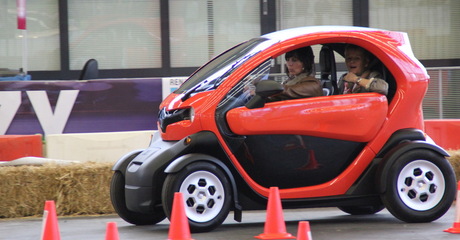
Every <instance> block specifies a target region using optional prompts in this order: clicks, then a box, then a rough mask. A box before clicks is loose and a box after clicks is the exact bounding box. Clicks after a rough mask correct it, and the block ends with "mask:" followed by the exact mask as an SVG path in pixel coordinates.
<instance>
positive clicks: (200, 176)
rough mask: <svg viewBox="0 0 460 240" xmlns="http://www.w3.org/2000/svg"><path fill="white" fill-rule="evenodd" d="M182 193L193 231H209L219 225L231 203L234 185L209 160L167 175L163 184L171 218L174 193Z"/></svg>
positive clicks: (167, 208) (166, 209)
mask: <svg viewBox="0 0 460 240" xmlns="http://www.w3.org/2000/svg"><path fill="white" fill-rule="evenodd" d="M176 192H181V193H182V194H183V196H184V201H185V204H184V206H185V212H186V215H187V217H188V219H189V225H190V230H191V231H192V232H207V231H211V230H213V229H215V228H216V227H218V226H220V225H221V224H222V222H223V221H224V220H225V218H226V217H227V215H228V213H229V211H230V205H231V199H232V196H231V185H230V183H229V181H228V178H227V176H226V175H225V173H224V172H223V171H222V170H221V169H220V168H219V167H218V166H216V165H214V164H212V163H208V162H195V163H192V164H189V165H188V166H186V167H185V168H183V169H182V170H181V171H179V172H177V173H171V174H168V175H167V177H166V179H165V183H164V185H163V193H162V201H163V207H164V210H165V213H166V215H167V216H168V218H171V211H172V203H173V198H174V193H176Z"/></svg>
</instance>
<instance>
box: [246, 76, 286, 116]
mask: <svg viewBox="0 0 460 240" xmlns="http://www.w3.org/2000/svg"><path fill="white" fill-rule="evenodd" d="M282 91H283V86H282V85H281V84H280V83H278V82H277V81H274V80H264V81H260V82H259V83H257V85H256V95H255V96H254V97H253V98H251V100H249V102H247V103H246V105H245V106H246V107H247V108H249V109H254V108H261V107H263V106H265V102H266V100H267V98H268V97H271V96H274V95H276V94H279V93H281V92H282Z"/></svg>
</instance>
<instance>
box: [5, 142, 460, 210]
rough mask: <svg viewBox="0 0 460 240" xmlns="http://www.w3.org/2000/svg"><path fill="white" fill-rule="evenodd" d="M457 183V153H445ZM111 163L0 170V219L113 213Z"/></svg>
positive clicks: (459, 162)
mask: <svg viewBox="0 0 460 240" xmlns="http://www.w3.org/2000/svg"><path fill="white" fill-rule="evenodd" d="M448 152H449V154H450V155H451V156H450V157H448V160H449V162H450V163H451V165H452V167H453V168H454V171H455V174H456V177H457V179H460V150H455V151H454V150H450V151H448ZM112 165H113V164H112V163H94V162H85V163H72V164H65V165H62V164H57V163H48V164H44V165H42V166H37V165H33V166H30V165H23V166H3V167H0V179H1V181H0V199H1V200H2V201H0V218H16V217H27V216H42V214H43V209H44V204H45V201H46V200H54V201H55V203H56V212H57V214H58V215H59V216H65V215H94V214H112V213H115V211H114V209H113V207H112V204H111V202H110V195H109V191H110V179H111V177H112V171H111V167H112Z"/></svg>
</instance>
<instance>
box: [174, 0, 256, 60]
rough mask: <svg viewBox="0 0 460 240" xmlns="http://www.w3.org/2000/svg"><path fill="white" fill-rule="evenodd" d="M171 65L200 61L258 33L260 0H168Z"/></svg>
mask: <svg viewBox="0 0 460 240" xmlns="http://www.w3.org/2000/svg"><path fill="white" fill-rule="evenodd" d="M169 4H170V7H169V9H170V34H171V36H170V39H171V66H172V67H196V66H200V65H203V64H204V63H206V62H207V61H209V60H210V59H211V58H213V57H214V56H216V55H217V54H219V53H221V52H222V51H224V50H226V49H228V48H230V47H232V46H234V45H236V44H239V43H241V42H242V41H245V40H248V39H250V38H253V37H257V36H260V6H259V5H260V1H259V0H234V1H218V0H208V1H202V0H171V1H169Z"/></svg>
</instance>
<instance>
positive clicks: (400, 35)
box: [261, 25, 427, 74]
mask: <svg viewBox="0 0 460 240" xmlns="http://www.w3.org/2000/svg"><path fill="white" fill-rule="evenodd" d="M352 32H354V33H356V32H359V33H368V34H370V35H373V34H374V33H375V35H376V36H375V37H378V36H377V35H380V34H382V33H383V34H385V35H386V36H387V37H390V38H391V39H393V40H394V41H385V42H386V44H391V45H396V46H395V47H397V48H398V49H399V51H401V52H403V53H404V54H405V55H406V56H408V57H409V58H410V59H411V60H412V61H413V62H414V63H415V64H417V65H418V66H419V67H420V69H423V71H424V72H425V74H427V73H426V69H425V68H424V67H423V65H422V64H421V63H420V61H419V60H418V59H417V58H416V57H415V55H414V52H413V51H412V47H411V44H410V41H409V37H408V34H407V33H405V32H400V31H390V30H385V29H379V28H369V27H355V26H333V25H329V26H306V27H297V28H290V29H284V30H280V31H276V32H272V33H268V34H265V35H262V36H261V37H262V38H266V39H270V40H272V41H274V42H283V41H287V40H289V39H294V38H297V37H302V36H306V35H312V34H320V33H337V34H340V35H342V34H341V33H343V34H346V33H352Z"/></svg>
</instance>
